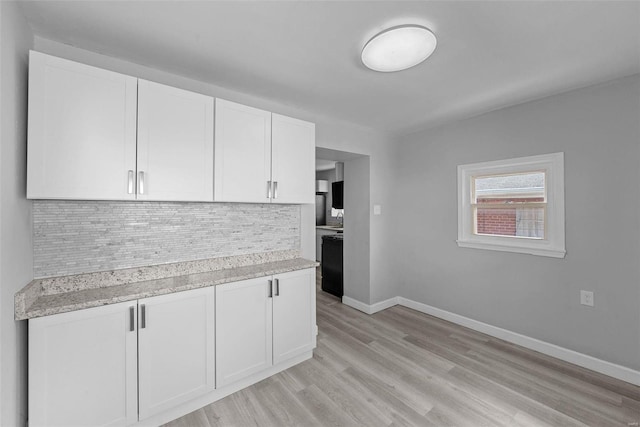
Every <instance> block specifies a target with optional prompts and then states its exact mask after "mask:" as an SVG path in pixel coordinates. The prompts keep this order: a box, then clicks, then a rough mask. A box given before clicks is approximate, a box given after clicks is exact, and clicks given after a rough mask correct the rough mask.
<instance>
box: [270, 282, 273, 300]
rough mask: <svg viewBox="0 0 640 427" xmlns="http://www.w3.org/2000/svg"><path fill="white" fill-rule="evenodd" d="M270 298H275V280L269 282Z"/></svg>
mask: <svg viewBox="0 0 640 427" xmlns="http://www.w3.org/2000/svg"><path fill="white" fill-rule="evenodd" d="M269 298H273V280H269Z"/></svg>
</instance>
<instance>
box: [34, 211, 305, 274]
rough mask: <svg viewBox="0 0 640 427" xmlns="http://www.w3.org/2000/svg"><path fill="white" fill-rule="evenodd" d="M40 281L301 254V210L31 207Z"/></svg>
mask: <svg viewBox="0 0 640 427" xmlns="http://www.w3.org/2000/svg"><path fill="white" fill-rule="evenodd" d="M33 233H34V236H33V247H34V249H33V251H34V254H33V256H34V260H33V262H34V266H33V269H34V272H33V273H34V277H35V278H42V277H51V276H62V275H70V274H80V273H88V272H94V271H105V270H114V269H120V268H131V267H140V266H145V265H153V264H165V263H171V262H182V261H190V260H197V259H207V258H217V257H224V256H233V255H244V254H250V253H261V252H270V251H278V250H290V249H298V250H299V248H300V206H298V205H270V204H237V203H172V202H97V201H48V200H35V201H34V202H33Z"/></svg>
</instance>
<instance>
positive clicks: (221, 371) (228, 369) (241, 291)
mask: <svg viewBox="0 0 640 427" xmlns="http://www.w3.org/2000/svg"><path fill="white" fill-rule="evenodd" d="M272 310H273V307H272V304H271V297H270V287H269V278H268V277H260V278H257V279H250V280H243V281H241V282H234V283H225V284H224V285H218V286H216V387H218V388H220V387H222V386H225V385H228V384H231V383H234V382H235V381H238V380H239V379H242V378H245V377H248V376H250V375H252V374H255V373H257V372H260V371H262V370H264V369H267V368H268V367H270V366H271V365H272V362H273V353H272V348H273V347H272V345H273V344H272V340H271V335H272V320H271V316H272Z"/></svg>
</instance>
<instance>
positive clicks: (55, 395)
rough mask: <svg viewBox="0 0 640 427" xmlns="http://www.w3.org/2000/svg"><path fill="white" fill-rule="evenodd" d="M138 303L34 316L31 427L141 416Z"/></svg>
mask: <svg viewBox="0 0 640 427" xmlns="http://www.w3.org/2000/svg"><path fill="white" fill-rule="evenodd" d="M135 313H136V302H135V301H132V302H125V303H120V304H113V305H107V306H104V307H97V308H91V309H87V310H80V311H73V312H70V313H63V314H56V315H53V316H46V317H39V318H37V319H31V320H29V425H30V426H32V427H33V426H116V425H125V424H130V423H135V422H136V421H137V420H138V390H137V381H138V378H137V333H136V330H137V328H136V316H135Z"/></svg>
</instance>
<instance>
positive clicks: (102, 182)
mask: <svg viewBox="0 0 640 427" xmlns="http://www.w3.org/2000/svg"><path fill="white" fill-rule="evenodd" d="M136 91H137V79H135V78H133V77H130V76H125V75H122V74H118V73H114V72H111V71H107V70H102V69H99V68H95V67H90V66H88V65H84V64H78V63H76V62H72V61H67V60H65V59H61V58H56V57H53V56H49V55H45V54H42V53H39V52H33V51H32V52H30V56H29V128H28V138H29V143H28V144H27V146H28V148H27V152H28V154H27V156H28V161H27V170H28V172H27V197H28V198H30V199H89V200H131V199H135V192H134V191H133V190H134V188H133V185H130V178H131V179H133V174H134V173H135V169H136Z"/></svg>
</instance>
